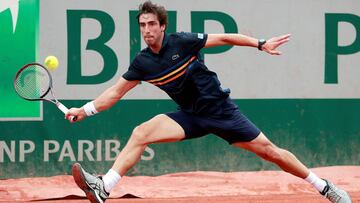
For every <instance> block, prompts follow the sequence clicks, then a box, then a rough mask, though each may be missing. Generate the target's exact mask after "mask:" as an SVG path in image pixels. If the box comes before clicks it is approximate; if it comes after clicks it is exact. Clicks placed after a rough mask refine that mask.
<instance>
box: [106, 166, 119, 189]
mask: <svg viewBox="0 0 360 203" xmlns="http://www.w3.org/2000/svg"><path fill="white" fill-rule="evenodd" d="M102 179H103V181H104V188H105V190H106V192H109V193H110V191H111V190H112V189H113V188H114V187H115V185H116V184H117V183H118V182H119V181H120V179H121V176H120V175H119V174H118V173H117V172H116V171H114V170H113V169H110V170H109V171H108V172H107V173H106V174H105V175H104V176H103V177H102Z"/></svg>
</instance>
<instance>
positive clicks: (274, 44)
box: [262, 34, 290, 55]
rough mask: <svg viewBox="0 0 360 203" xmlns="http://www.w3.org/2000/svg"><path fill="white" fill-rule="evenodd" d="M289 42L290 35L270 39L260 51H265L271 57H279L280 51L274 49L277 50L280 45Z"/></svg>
mask: <svg viewBox="0 0 360 203" xmlns="http://www.w3.org/2000/svg"><path fill="white" fill-rule="evenodd" d="M289 40H290V34H286V35H281V36H278V37H273V38H270V39H269V40H267V41H266V43H265V44H264V45H263V46H262V51H265V52H267V53H269V54H271V55H281V54H282V53H281V52H280V51H278V50H276V48H278V47H279V46H280V45H282V44H284V43H286V42H288V41H289Z"/></svg>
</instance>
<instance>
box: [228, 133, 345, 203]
mask: <svg viewBox="0 0 360 203" xmlns="http://www.w3.org/2000/svg"><path fill="white" fill-rule="evenodd" d="M233 145H234V146H235V147H241V148H243V149H246V150H248V151H251V152H254V153H255V154H257V155H258V156H260V157H261V158H263V159H265V160H267V161H270V162H272V163H275V164H276V165H278V166H279V167H280V168H281V169H282V170H284V171H286V172H288V173H291V174H293V175H295V176H297V177H299V178H302V179H305V180H306V181H308V182H309V183H311V184H312V185H313V186H314V187H315V188H316V189H317V190H318V191H319V192H320V193H321V194H322V195H324V196H325V197H326V198H328V199H329V200H330V201H331V202H336V203H349V202H351V198H350V196H349V195H348V194H347V192H345V191H344V190H341V189H339V188H337V187H336V186H335V185H333V184H332V183H331V182H329V181H327V180H323V179H320V178H319V177H317V176H316V175H315V174H314V173H312V172H311V171H310V170H309V169H308V168H307V167H306V166H305V165H304V164H303V163H301V162H300V161H299V160H298V159H297V158H296V157H295V155H294V154H292V153H291V152H289V151H287V150H285V149H282V148H279V147H277V146H276V145H274V144H273V143H272V142H271V141H270V140H269V139H268V138H267V137H266V136H265V135H264V134H263V133H260V134H259V135H258V136H257V137H256V138H255V139H254V140H252V141H250V142H236V143H233Z"/></svg>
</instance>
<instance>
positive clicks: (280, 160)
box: [233, 133, 310, 178]
mask: <svg viewBox="0 0 360 203" xmlns="http://www.w3.org/2000/svg"><path fill="white" fill-rule="evenodd" d="M233 145H234V146H236V147H241V148H243V149H246V150H248V151H251V152H253V153H255V154H257V155H258V156H260V157H261V158H263V159H265V160H267V161H270V162H273V163H275V164H276V165H278V166H279V167H280V168H281V169H282V170H284V171H286V172H288V173H291V174H293V175H295V176H297V177H299V178H306V177H307V176H308V175H309V173H310V171H309V169H308V168H307V167H306V166H304V164H302V163H301V162H300V161H299V160H298V159H297V158H296V157H295V156H294V155H293V154H292V153H291V152H289V151H287V150H285V149H281V148H279V147H277V146H276V145H274V144H273V143H272V142H271V141H270V140H269V139H268V138H267V137H266V136H265V135H264V134H263V133H260V134H259V136H257V137H256V138H255V139H254V140H252V141H250V142H237V143H234V144H233Z"/></svg>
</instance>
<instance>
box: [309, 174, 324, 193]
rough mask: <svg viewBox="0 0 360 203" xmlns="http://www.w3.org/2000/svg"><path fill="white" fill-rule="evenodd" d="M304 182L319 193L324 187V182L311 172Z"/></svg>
mask: <svg viewBox="0 0 360 203" xmlns="http://www.w3.org/2000/svg"><path fill="white" fill-rule="evenodd" d="M305 180H306V181H307V182H309V183H310V184H311V185H313V186H314V187H315V188H316V189H317V190H318V191H319V192H322V191H323V190H324V188H325V186H326V182H325V181H324V180H323V179H321V178H319V177H318V176H317V175H315V174H314V173H313V172H311V171H310V174H309V175H308V177H306V178H305Z"/></svg>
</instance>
